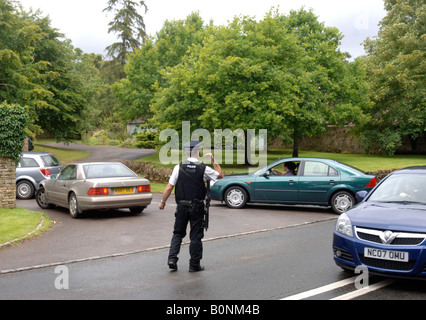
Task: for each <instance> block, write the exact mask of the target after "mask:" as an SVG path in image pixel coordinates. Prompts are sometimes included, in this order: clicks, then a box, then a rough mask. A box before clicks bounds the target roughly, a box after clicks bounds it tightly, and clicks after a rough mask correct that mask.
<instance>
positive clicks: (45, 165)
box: [16, 152, 63, 200]
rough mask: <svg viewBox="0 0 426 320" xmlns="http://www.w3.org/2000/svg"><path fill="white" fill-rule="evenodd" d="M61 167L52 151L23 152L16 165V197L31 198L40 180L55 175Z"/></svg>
mask: <svg viewBox="0 0 426 320" xmlns="http://www.w3.org/2000/svg"><path fill="white" fill-rule="evenodd" d="M62 169H63V166H62V164H61V163H60V161H59V160H58V159H57V158H56V157H55V156H54V155H53V154H52V153H49V152H23V154H22V157H21V160H20V161H19V163H18V165H17V166H16V197H17V198H18V199H24V200H26V199H31V198H33V197H34V194H35V192H36V190H37V189H38V186H39V183H40V181H42V180H44V179H50V178H54V177H56V175H58V174H59V173H60V172H61V170H62Z"/></svg>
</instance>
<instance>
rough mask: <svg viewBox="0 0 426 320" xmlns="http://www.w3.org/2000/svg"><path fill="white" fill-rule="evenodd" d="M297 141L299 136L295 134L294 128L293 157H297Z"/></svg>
mask: <svg viewBox="0 0 426 320" xmlns="http://www.w3.org/2000/svg"><path fill="white" fill-rule="evenodd" d="M299 141H300V137H299V135H298V134H297V130H294V134H293V157H299Z"/></svg>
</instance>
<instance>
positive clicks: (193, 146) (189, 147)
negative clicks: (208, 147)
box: [183, 141, 203, 151]
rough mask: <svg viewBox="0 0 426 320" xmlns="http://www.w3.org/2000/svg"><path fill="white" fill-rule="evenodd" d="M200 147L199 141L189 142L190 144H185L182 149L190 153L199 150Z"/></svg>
mask: <svg viewBox="0 0 426 320" xmlns="http://www.w3.org/2000/svg"><path fill="white" fill-rule="evenodd" d="M202 145H203V143H202V142H200V141H190V142H187V143H185V144H184V145H183V148H184V149H185V150H190V151H193V150H201V146H202Z"/></svg>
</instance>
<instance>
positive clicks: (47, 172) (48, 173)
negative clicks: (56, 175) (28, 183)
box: [40, 168, 50, 177]
mask: <svg viewBox="0 0 426 320" xmlns="http://www.w3.org/2000/svg"><path fill="white" fill-rule="evenodd" d="M40 172H41V174H42V175H44V176H45V177H50V170H49V169H48V168H41V169H40Z"/></svg>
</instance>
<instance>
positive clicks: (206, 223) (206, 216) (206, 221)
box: [203, 180, 211, 231]
mask: <svg viewBox="0 0 426 320" xmlns="http://www.w3.org/2000/svg"><path fill="white" fill-rule="evenodd" d="M210 201H211V197H210V180H207V192H206V203H205V205H204V221H203V227H204V229H206V231H207V230H208V229H209V210H210Z"/></svg>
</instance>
